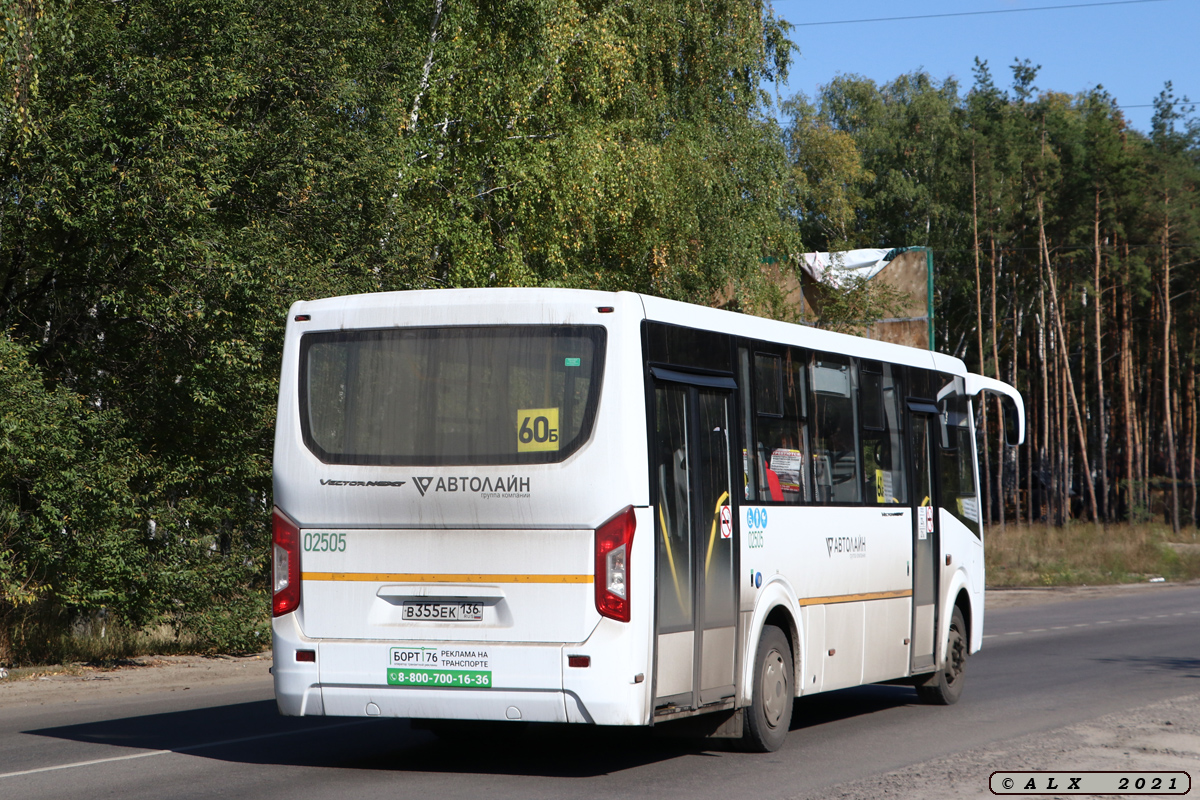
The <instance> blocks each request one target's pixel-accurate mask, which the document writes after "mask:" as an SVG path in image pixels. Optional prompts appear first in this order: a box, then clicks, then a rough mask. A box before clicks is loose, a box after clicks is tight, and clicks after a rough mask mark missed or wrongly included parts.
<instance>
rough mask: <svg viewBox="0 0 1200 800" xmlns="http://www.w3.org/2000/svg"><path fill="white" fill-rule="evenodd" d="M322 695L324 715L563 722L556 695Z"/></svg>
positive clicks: (390, 689) (400, 690) (344, 691)
mask: <svg viewBox="0 0 1200 800" xmlns="http://www.w3.org/2000/svg"><path fill="white" fill-rule="evenodd" d="M321 694H322V695H323V698H324V708H325V713H326V714H328V715H331V716H339V717H366V716H383V717H407V718H410V719H465V720H511V721H525V722H566V721H567V714H566V706H565V703H564V695H563V693H562V692H561V691H511V690H509V691H506V690H502V689H413V688H406V687H394V686H324V687H322V689H321Z"/></svg>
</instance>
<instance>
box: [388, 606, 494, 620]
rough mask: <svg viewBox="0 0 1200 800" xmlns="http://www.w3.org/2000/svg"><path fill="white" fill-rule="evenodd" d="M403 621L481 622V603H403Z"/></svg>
mask: <svg viewBox="0 0 1200 800" xmlns="http://www.w3.org/2000/svg"><path fill="white" fill-rule="evenodd" d="M404 619H411V620H415V621H428V622H482V621H483V604H482V603H405V604H404Z"/></svg>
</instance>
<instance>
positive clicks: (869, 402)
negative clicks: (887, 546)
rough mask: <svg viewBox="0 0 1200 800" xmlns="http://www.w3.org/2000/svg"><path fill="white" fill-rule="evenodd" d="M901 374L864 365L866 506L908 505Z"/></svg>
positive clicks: (890, 368) (861, 379)
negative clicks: (899, 376)
mask: <svg viewBox="0 0 1200 800" xmlns="http://www.w3.org/2000/svg"><path fill="white" fill-rule="evenodd" d="M899 371H900V368H899V367H895V366H893V365H891V364H883V363H880V362H878V361H863V362H862V364H861V372H860V373H859V398H860V404H861V405H860V408H861V410H862V454H863V481H864V483H863V499H864V500H865V501H866V503H867V505H892V504H896V503H906V502H908V489H907V487H908V481H907V472H906V470H905V463H906V462H905V458H904V436H903V420H904V415H903V414H902V413H901V406H900V398H901V396H902V393H901V391H900V387H899V381H898V379H897V376H896V373H898V372H899Z"/></svg>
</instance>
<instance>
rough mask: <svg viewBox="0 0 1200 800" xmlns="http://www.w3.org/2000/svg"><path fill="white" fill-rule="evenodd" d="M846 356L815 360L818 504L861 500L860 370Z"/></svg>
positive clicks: (814, 462) (814, 459)
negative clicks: (858, 384) (858, 383)
mask: <svg viewBox="0 0 1200 800" xmlns="http://www.w3.org/2000/svg"><path fill="white" fill-rule="evenodd" d="M854 366H855V365H854V363H853V360H852V359H850V358H848V357H846V356H837V355H830V354H827V353H817V354H816V355H815V356H814V357H813V361H812V370H811V375H812V380H811V383H812V390H813V414H812V420H811V421H812V443H813V455H812V466H813V480H814V483H815V490H816V496H815V500H816V502H818V503H861V502H862V486H863V483H862V465H861V458H860V453H861V452H862V451H861V449H860V447H859V444H858V439H859V435H858V434H859V428H858V423H857V417H858V403H857V398H858V392H857V388H858V387H857V378H858V376H857V370H856V369H854Z"/></svg>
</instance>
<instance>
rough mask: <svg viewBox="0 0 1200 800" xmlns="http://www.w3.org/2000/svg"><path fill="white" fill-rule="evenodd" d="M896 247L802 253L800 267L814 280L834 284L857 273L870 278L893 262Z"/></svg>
mask: <svg viewBox="0 0 1200 800" xmlns="http://www.w3.org/2000/svg"><path fill="white" fill-rule="evenodd" d="M895 252H896V251H895V250H894V249H882V248H877V247H869V248H865V249H862V250H840V251H838V252H834V253H802V254H801V256H800V267H801V269H803V270H804V271H805V272H807V273H808V274H809V275H810V276H811V277H812V278H813V279H814V280H818V281H826V280H827V281H828V282H829V283H831V284H833V285H834V286H839V285H841V283H842V281H843V280H844V279H845V278H847V277H849V276H851V275H857V276H861V277H862V278H864V279H867V280H870V279H871V278H874V277H875V276H876V275H877V274H879V272H880V271H881V270H882V269H883V268H884V267H886V266H887V265H888V264H889V263H891V257H892V256H893V255H894V254H895Z"/></svg>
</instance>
